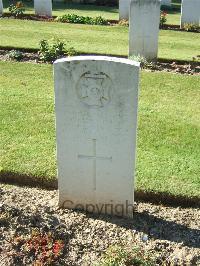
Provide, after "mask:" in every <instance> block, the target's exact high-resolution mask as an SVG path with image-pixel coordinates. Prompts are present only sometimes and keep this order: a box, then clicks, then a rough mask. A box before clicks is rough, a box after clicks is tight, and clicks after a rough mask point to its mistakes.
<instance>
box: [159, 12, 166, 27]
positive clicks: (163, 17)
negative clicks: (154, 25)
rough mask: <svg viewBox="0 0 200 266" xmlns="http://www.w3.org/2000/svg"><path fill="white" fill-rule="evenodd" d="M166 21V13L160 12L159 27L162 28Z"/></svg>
mask: <svg viewBox="0 0 200 266" xmlns="http://www.w3.org/2000/svg"><path fill="white" fill-rule="evenodd" d="M166 22H167V13H166V12H165V11H161V12H160V28H163V26H164V25H165V23H166Z"/></svg>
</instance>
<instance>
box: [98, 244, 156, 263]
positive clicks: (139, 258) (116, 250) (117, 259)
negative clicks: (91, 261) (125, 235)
mask: <svg viewBox="0 0 200 266" xmlns="http://www.w3.org/2000/svg"><path fill="white" fill-rule="evenodd" d="M128 265H130V266H131V265H134V266H153V265H155V264H154V263H153V259H152V257H151V256H150V255H149V254H148V253H146V252H144V250H142V249H141V248H139V247H134V248H132V249H127V248H124V247H121V246H111V247H110V248H108V250H107V251H106V253H105V254H104V256H103V257H102V258H101V259H100V260H99V261H98V262H97V263H96V266H128Z"/></svg>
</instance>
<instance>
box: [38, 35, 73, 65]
mask: <svg viewBox="0 0 200 266" xmlns="http://www.w3.org/2000/svg"><path fill="white" fill-rule="evenodd" d="M39 45H40V49H39V58H40V60H42V61H43V62H53V61H55V60H56V59H58V58H60V57H62V56H64V55H68V56H72V55H75V54H76V51H75V49H74V48H73V47H70V48H68V49H65V43H64V42H63V41H61V40H59V39H56V40H55V39H54V40H53V41H52V43H50V42H49V41H47V40H41V41H40V43H39Z"/></svg>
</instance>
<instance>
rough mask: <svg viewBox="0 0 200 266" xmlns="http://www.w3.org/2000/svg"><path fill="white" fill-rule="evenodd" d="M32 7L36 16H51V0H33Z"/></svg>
mask: <svg viewBox="0 0 200 266" xmlns="http://www.w3.org/2000/svg"><path fill="white" fill-rule="evenodd" d="M34 8H35V14H36V15H38V16H48V17H51V16H52V0H34Z"/></svg>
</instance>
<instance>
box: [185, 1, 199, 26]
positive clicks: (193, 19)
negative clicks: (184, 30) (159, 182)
mask: <svg viewBox="0 0 200 266" xmlns="http://www.w3.org/2000/svg"><path fill="white" fill-rule="evenodd" d="M184 23H194V24H197V25H200V0H182V5H181V27H183V26H184Z"/></svg>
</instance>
